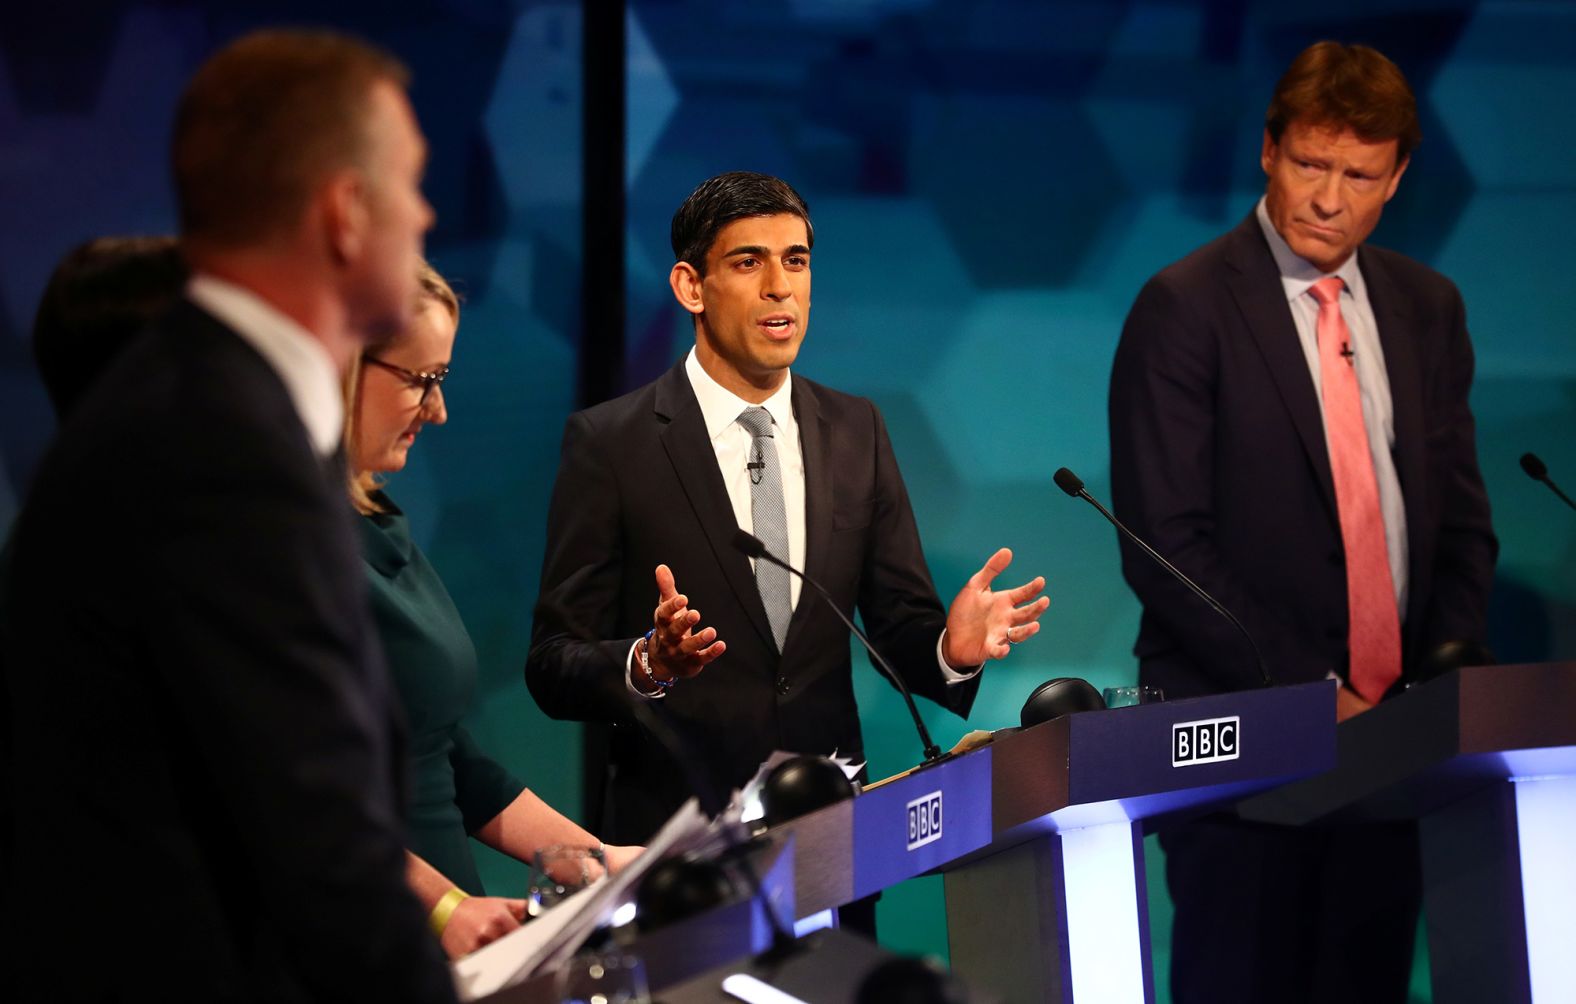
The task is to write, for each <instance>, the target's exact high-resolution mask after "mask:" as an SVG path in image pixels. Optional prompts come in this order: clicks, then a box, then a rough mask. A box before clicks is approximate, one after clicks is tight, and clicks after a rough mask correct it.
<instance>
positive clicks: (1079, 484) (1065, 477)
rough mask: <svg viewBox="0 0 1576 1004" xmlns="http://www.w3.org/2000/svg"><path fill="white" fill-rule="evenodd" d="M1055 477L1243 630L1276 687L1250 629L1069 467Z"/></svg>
mask: <svg viewBox="0 0 1576 1004" xmlns="http://www.w3.org/2000/svg"><path fill="white" fill-rule="evenodd" d="M1052 477H1053V478H1054V479H1055V480H1056V487H1058V488H1060V489H1061V490H1062V491H1064V492H1066V493H1067V494H1069V495H1071V496H1072V497H1073V498H1075V499H1083V500H1084V501H1085V502H1087V503H1089V504H1090V505H1092V506H1094V507H1095V508H1096V509H1098V510H1100V515H1102V516H1104V517H1105V518H1106V519H1108V520H1110V521H1111V525H1112V526H1114V527H1116V528H1117V529H1118V530H1120V531H1122V533H1123V534H1124V535H1126V537H1127V539H1128V540H1130V541H1132V542H1133V543H1135V544H1137V545H1138V546H1139V547H1141V548H1143V551H1144V553H1145V554H1147V555H1149V556H1150V557H1151V558H1153V559H1155V561H1157V562H1159V563H1160V566H1161V567H1162V568H1164V569H1165V570H1166V571H1168V572H1170V573H1171V574H1172V575H1174V576H1176V577H1177V581H1178V582H1180V583H1182V584H1183V585H1184V586H1187V587H1188V588H1189V589H1191V590H1193V595H1195V596H1197V597H1198V598H1199V599H1201V600H1203V601H1204V602H1205V603H1208V604H1209V606H1210V609H1212V610H1214V611H1215V612H1216V613H1217V614H1220V616H1222V617H1224V618H1226V620H1228V621H1230V622H1231V623H1232V624H1233V625H1234V626H1235V627H1236V629H1237V630H1238V631H1241V632H1242V637H1244V638H1246V639H1247V640H1248V645H1249V647H1250V648H1252V649H1253V660H1254V661H1255V662H1257V663H1258V665H1259V676H1261V677H1263V678H1264V685H1265V686H1266V687H1269V686H1273V685H1274V681H1273V680H1271V679H1270V672H1269V670H1267V669H1265V668H1264V656H1263V655H1261V654H1259V644H1258V642H1256V641H1254V640H1253V636H1252V635H1250V634H1248V629H1247V628H1245V627H1243V626H1242V622H1241V621H1239V620H1237V618H1236V617H1235V616H1234V615H1233V614H1232V612H1231V611H1230V610H1227V609H1226V608H1225V607H1223V606H1221V605H1220V603H1219V602H1218V601H1217V600H1216V599H1215V598H1214V597H1213V596H1211V595H1209V594H1208V593H1206V592H1204V590H1202V589H1200V588H1199V587H1198V584H1197V583H1195V582H1194V581H1193V580H1192V579H1190V578H1188V577H1187V576H1186V575H1183V574H1182V572H1181V571H1180V570H1179V569H1178V568H1177V567H1176V566H1175V565H1173V564H1171V562H1169V561H1167V560H1166V559H1165V558H1163V557H1161V556H1160V552H1159V551H1156V550H1155V549H1154V548H1152V547H1150V546H1149V545H1148V544H1146V543H1144V542H1143V541H1142V540H1140V539H1139V538H1138V534H1136V533H1134V532H1133V531H1131V530H1129V529H1128V528H1127V527H1125V526H1123V525H1122V521H1121V520H1119V519H1117V518H1116V517H1115V516H1113V515H1111V510H1109V509H1107V508H1106V507H1105V506H1103V505H1101V504H1100V503H1099V501H1097V500H1096V499H1095V497H1094V496H1093V495H1090V494H1089V493H1088V492H1087V491H1085V490H1084V483H1083V479H1082V478H1080V477H1079V476H1078V475H1076V474H1074V473H1073V472H1072V471H1069V470H1068V469H1067V468H1065V467H1063V468H1061V469H1060V470H1058V471H1057V472H1056V473H1055V474H1054V475H1052Z"/></svg>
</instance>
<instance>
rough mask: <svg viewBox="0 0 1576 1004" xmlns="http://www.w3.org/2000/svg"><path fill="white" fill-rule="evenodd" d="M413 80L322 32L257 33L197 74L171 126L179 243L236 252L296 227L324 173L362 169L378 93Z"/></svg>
mask: <svg viewBox="0 0 1576 1004" xmlns="http://www.w3.org/2000/svg"><path fill="white" fill-rule="evenodd" d="M409 78H410V74H409V72H408V71H407V70H406V69H405V67H404V65H403V64H401V63H400V62H399V61H398V60H397V59H395V58H394V57H393V56H391V55H389V54H388V53H386V52H384V51H382V50H381V49H378V48H375V47H373V46H371V45H368V44H366V43H364V42H361V41H358V40H356V39H353V38H349V37H347V36H344V35H337V34H334V33H332V32H325V31H258V32H253V33H251V34H249V35H246V36H243V37H242V38H240V39H239V40H237V41H235V42H232V43H231V44H230V45H228V46H226V47H225V48H223V49H221V50H220V51H219V52H218V53H217V54H216V55H214V56H213V57H212V58H211V59H209V60H208V61H207V62H206V63H204V64H203V66H202V67H201V68H200V69H199V70H198V71H197V73H196V75H194V76H193V77H192V79H191V82H190V83H189V84H188V85H187V86H186V91H185V93H184V94H183V95H182V96H181V101H180V106H179V108H178V109H177V111H176V115H175V128H174V136H173V142H172V144H171V157H172V161H173V166H174V175H175V197H176V202H177V203H178V208H179V211H180V222H181V233H182V235H183V236H184V237H186V238H188V239H193V240H196V239H201V240H203V241H207V242H211V243H214V244H218V245H221V246H226V247H235V246H238V245H243V244H246V243H248V242H252V241H256V240H259V239H262V238H266V237H267V236H269V235H270V234H272V233H274V232H275V231H276V230H277V229H278V228H279V227H282V226H288V225H290V224H292V223H294V222H295V221H296V220H297V219H299V217H300V214H301V212H302V210H304V209H305V207H306V204H307V200H308V199H309V198H310V197H311V194H312V189H313V186H315V185H316V184H317V183H318V182H319V181H320V180H321V179H322V178H323V177H324V176H325V175H326V174H327V173H328V172H330V171H335V170H339V169H340V168H343V167H346V166H351V165H354V164H357V163H360V162H362V161H363V160H364V159H365V157H366V156H367V154H368V151H369V149H370V144H371V137H370V133H369V130H368V126H367V120H368V118H369V114H368V111H369V108H370V106H371V100H372V89H373V87H374V85H376V84H378V83H379V82H382V81H387V82H389V83H391V84H394V85H396V86H399V87H401V88H403V87H404V86H405V85H406V83H407V82H408V81H409Z"/></svg>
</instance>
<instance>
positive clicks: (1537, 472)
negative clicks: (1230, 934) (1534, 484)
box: [1521, 453, 1576, 509]
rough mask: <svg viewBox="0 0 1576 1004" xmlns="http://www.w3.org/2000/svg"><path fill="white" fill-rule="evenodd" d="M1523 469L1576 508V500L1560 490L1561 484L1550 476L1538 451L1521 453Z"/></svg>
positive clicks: (1562, 500)
mask: <svg viewBox="0 0 1576 1004" xmlns="http://www.w3.org/2000/svg"><path fill="white" fill-rule="evenodd" d="M1521 469H1522V470H1524V471H1526V472H1527V477H1529V478H1531V479H1532V480H1534V481H1541V482H1543V483H1544V484H1545V485H1547V486H1548V489H1549V491H1551V492H1553V493H1554V494H1556V495H1558V496H1559V497H1560V501H1561V502H1564V503H1565V504H1566V505H1568V506H1570V507H1571V508H1572V509H1576V502H1572V501H1571V498H1570V496H1569V495H1566V494H1565V493H1564V492H1562V491H1560V486H1559V485H1557V484H1555V483H1554V482H1553V480H1552V479H1550V478H1549V469H1548V468H1547V467H1546V466H1544V464H1543V461H1542V460H1539V459H1538V455H1537V454H1536V453H1523V454H1522V455H1521Z"/></svg>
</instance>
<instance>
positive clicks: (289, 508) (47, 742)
mask: <svg viewBox="0 0 1576 1004" xmlns="http://www.w3.org/2000/svg"><path fill="white" fill-rule="evenodd" d="M353 518H354V517H353V516H352V514H351V510H350V507H349V503H348V502H347V501H346V498H345V489H344V474H343V470H342V469H341V468H340V466H339V465H338V464H337V463H333V462H329V463H325V462H323V461H322V460H320V459H319V458H318V457H317V456H316V455H315V453H314V452H313V449H312V446H311V444H310V443H309V441H308V438H307V434H306V430H305V428H304V427H303V426H302V424H301V421H300V419H299V418H298V417H297V414H296V411H295V408H294V406H293V405H292V403H291V400H290V397H289V395H288V394H287V392H286V390H285V387H284V385H283V383H282V382H281V381H280V379H279V377H278V376H277V375H276V374H275V372H274V371H273V370H272V369H271V368H270V367H269V365H268V364H267V363H266V362H265V361H264V360H263V358H262V357H261V356H260V355H258V353H257V352H256V351H255V350H254V349H253V348H252V347H251V346H250V345H248V344H247V343H246V342H245V341H243V340H242V339H241V338H240V337H239V336H237V335H236V334H235V333H234V332H233V331H231V330H229V329H228V328H226V327H225V326H224V325H222V324H220V323H219V322H218V321H216V320H215V319H214V318H213V317H211V316H209V315H208V314H207V313H205V312H203V311H202V310H200V309H198V308H197V307H195V306H193V305H191V304H183V305H181V306H180V307H179V308H177V310H176V311H175V313H174V314H173V315H172V316H171V317H170V318H168V319H167V320H166V321H164V322H163V323H162V324H160V325H159V326H157V327H156V328H155V329H154V330H152V331H151V332H149V333H148V334H146V335H145V336H143V337H142V338H141V340H139V341H138V342H137V343H136V344H135V345H133V346H132V347H130V348H128V349H127V350H126V352H125V353H124V355H123V356H122V357H121V358H120V359H119V360H117V362H116V365H115V366H114V367H113V369H112V370H111V371H110V372H109V373H107V374H106V375H105V376H104V377H103V378H102V379H101V380H100V382H99V383H98V384H97V385H96V386H95V388H94V392H93V393H92V394H91V395H90V396H89V397H88V398H87V399H85V400H84V401H83V403H82V404H81V405H79V406H78V407H77V409H76V410H75V411H74V412H73V414H72V416H71V418H70V420H69V421H68V422H67V423H66V424H65V426H64V427H62V429H61V431H60V434H59V437H58V439H57V441H56V443H55V444H54V446H53V448H52V449H51V451H50V453H49V455H48V456H47V457H46V458H45V460H44V463H43V464H42V466H41V468H40V470H39V473H38V477H37V480H36V481H35V483H34V485H33V488H32V491H31V493H30V494H29V497H28V500H27V503H26V505H25V507H24V509H23V511H22V514H21V516H20V517H19V518H18V520H17V523H16V527H15V534H14V537H13V541H12V542H13V545H14V553H13V555H12V557H13V560H12V564H11V568H10V570H9V582H8V588H7V589H6V595H7V596H8V604H7V609H6V615H7V619H8V622H9V623H8V625H7V629H8V633H9V644H10V645H11V646H12V650H11V651H10V652H8V654H7V660H6V666H5V670H6V682H7V684H8V686H9V690H10V699H11V708H10V710H11V722H10V726H11V727H10V732H11V735H12V740H13V744H12V751H11V752H12V757H11V768H12V788H11V791H12V795H13V797H14V799H15V803H14V809H15V815H14V829H15V842H14V845H13V846H12V848H11V849H10V850H11V854H12V857H11V860H9V861H7V862H6V866H7V867H6V869H5V872H6V874H5V880H4V888H5V890H6V892H7V893H8V894H9V897H10V899H9V902H8V903H7V905H6V908H5V913H6V916H7V919H8V921H9V922H10V926H11V927H12V933H11V935H10V936H9V937H7V938H5V939H4V940H3V945H4V948H3V949H0V950H3V951H4V953H5V955H6V964H5V966H4V968H5V971H6V972H7V973H8V974H9V975H8V977H7V978H8V981H9V983H10V989H12V990H13V991H14V992H15V993H16V994H17V995H18V997H19V999H23V1000H31V999H35V998H37V999H51V1000H53V999H70V1000H97V999H121V998H127V999H129V998H132V997H144V996H148V995H152V996H155V997H164V998H173V999H191V1000H213V1001H219V1000H224V1001H229V1000H257V1001H292V1000H309V999H310V1000H436V1001H444V1000H452V999H453V987H452V984H451V982H450V978H449V975H448V970H447V967H446V966H445V964H444V960H443V958H442V954H441V952H440V951H439V950H438V946H437V942H436V939H434V938H433V937H432V936H431V934H430V932H429V931H428V930H427V928H426V924H425V922H424V917H423V914H422V910H421V908H420V906H419V905H418V903H417V902H416V900H415V898H414V897H413V896H412V895H411V894H410V892H409V890H408V889H407V888H406V886H405V882H404V867H405V851H404V839H403V833H402V821H401V813H402V809H403V804H404V801H405V798H406V784H405V773H404V767H405V758H406V750H405V743H404V731H403V727H402V726H401V724H400V715H399V710H398V704H397V699H396V697H395V695H394V693H393V691H392V688H391V686H390V683H389V681H388V677H387V674H386V672H385V670H384V666H383V662H382V658H381V656H380V653H379V649H378V647H377V640H376V637H375V635H374V631H373V628H372V624H371V618H370V614H369V611H368V607H367V600H366V591H365V583H364V582H363V578H362V577H363V574H364V573H363V571H362V564H361V560H360V554H359V552H358V549H357V544H356V537H355V531H354V527H353V525H352V522H351V521H352V519H353Z"/></svg>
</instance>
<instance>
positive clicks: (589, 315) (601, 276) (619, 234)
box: [578, 0, 626, 836]
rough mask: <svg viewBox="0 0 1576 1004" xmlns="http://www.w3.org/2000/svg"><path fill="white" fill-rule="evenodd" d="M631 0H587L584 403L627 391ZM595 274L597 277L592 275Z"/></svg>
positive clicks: (592, 778) (595, 824) (595, 738)
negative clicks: (627, 30) (627, 31)
mask: <svg viewBox="0 0 1576 1004" xmlns="http://www.w3.org/2000/svg"><path fill="white" fill-rule="evenodd" d="M625 6H626V4H625V0H581V4H580V94H581V100H580V181H581V184H580V319H581V328H580V371H579V377H580V380H579V388H578V389H579V401H580V404H581V406H582V407H584V406H587V405H592V404H596V403H598V402H600V401H606V400H607V399H608V398H611V397H614V396H616V395H618V394H620V393H622V392H623V389H624V78H625V64H626V53H625V43H624V17H625ZM593 277H594V278H593ZM580 754H581V755H580V764H581V788H580V803H581V806H582V807H583V813H582V817H581V818H583V819H584V820H585V821H586V823H587V825H588V826H589V828H590V829H591V830H592V831H593V832H595V833H597V834H598V835H599V836H600V835H602V833H603V832H604V831H605V829H606V821H605V818H604V812H603V809H604V792H603V790H602V775H603V772H604V769H605V767H606V765H607V742H606V726H602V725H594V724H592V725H586V726H585V727H584V728H583V729H582V730H581V750H580Z"/></svg>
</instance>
